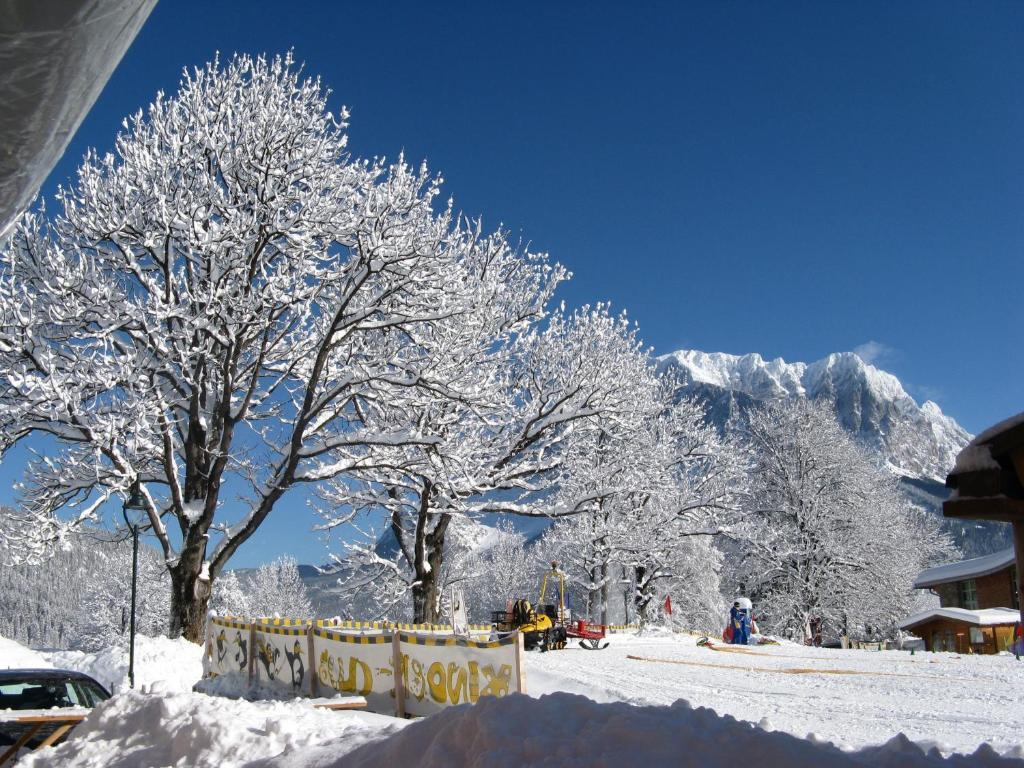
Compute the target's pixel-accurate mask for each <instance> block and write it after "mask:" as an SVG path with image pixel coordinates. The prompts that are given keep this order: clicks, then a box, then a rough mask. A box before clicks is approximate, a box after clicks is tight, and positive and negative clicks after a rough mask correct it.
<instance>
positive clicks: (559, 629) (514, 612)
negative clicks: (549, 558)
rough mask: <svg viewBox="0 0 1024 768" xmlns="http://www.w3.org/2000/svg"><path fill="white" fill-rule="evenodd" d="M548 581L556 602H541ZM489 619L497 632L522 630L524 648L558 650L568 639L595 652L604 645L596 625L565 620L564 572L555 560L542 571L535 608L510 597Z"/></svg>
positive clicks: (567, 617)
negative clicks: (555, 595) (574, 639)
mask: <svg viewBox="0 0 1024 768" xmlns="http://www.w3.org/2000/svg"><path fill="white" fill-rule="evenodd" d="M549 580H550V581H551V582H552V584H551V589H552V592H554V590H555V589H557V600H558V602H557V604H553V603H545V602H544V598H545V597H546V596H547V594H548V581H549ZM491 620H492V621H493V623H494V626H495V628H496V629H497V630H498V631H499V632H511V631H514V630H517V629H518V630H519V631H520V632H522V633H523V641H524V646H525V647H526V648H527V649H533V648H539V649H540V650H541V651H555V650H561V649H562V648H565V646H566V643H567V642H568V641H569V639H570V638H576V639H578V640H579V641H580V647H581V648H585V649H587V650H592V651H597V650H601V649H602V648H606V647H607V646H608V644H607V643H605V644H604V645H600V643H599V641H600V640H602V639H603V638H604V636H605V628H604V627H603V626H601V625H600V624H589V623H588V622H586V621H583V620H577V621H574V622H570V621H569V611H568V610H567V609H566V607H565V573H564V572H563V571H560V570H559V569H558V563H556V562H552V563H551V570H549V571H545V572H544V578H543V579H542V580H541V585H540V599H539V600H538V601H537V606H536V607H535V606H533V605H531V604H530V601H529V600H525V599H519V600H511V601H509V605H508V606H506V608H505V610H504V611H494V612H493V614H492V617H491Z"/></svg>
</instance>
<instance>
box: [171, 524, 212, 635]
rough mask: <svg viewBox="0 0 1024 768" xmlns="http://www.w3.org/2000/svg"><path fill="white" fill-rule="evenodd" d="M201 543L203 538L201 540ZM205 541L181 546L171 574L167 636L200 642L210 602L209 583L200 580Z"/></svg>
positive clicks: (210, 583)
mask: <svg viewBox="0 0 1024 768" xmlns="http://www.w3.org/2000/svg"><path fill="white" fill-rule="evenodd" d="M203 541H204V542H205V539H204V540H203ZM205 554H206V547H205V544H202V545H196V544H193V545H191V546H187V547H184V548H183V549H182V553H181V557H180V558H179V559H178V562H177V564H176V565H175V566H174V567H173V568H170V569H169V570H170V574H171V631H170V636H171V637H172V638H173V637H184V638H185V639H186V640H191V641H192V642H193V643H199V644H202V643H203V640H204V637H203V635H204V633H205V631H206V610H207V607H208V606H209V604H210V593H211V591H212V586H213V585H212V582H211V581H209V580H206V579H200V578H199V577H200V575H201V574H202V568H203V559H204V557H205Z"/></svg>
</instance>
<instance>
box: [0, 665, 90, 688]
mask: <svg viewBox="0 0 1024 768" xmlns="http://www.w3.org/2000/svg"><path fill="white" fill-rule="evenodd" d="M26 678H31V679H34V680H67V679H73V680H88V681H90V682H92V683H96V685H99V686H100V688H103V689H104V690H106V688H104V686H102V685H100V684H99V683H98V682H96V681H95V680H93V678H91V677H90V676H89V675H87V674H85V673H84V672H76V671H75V670H73V669H53V668H49V669H29V668H24V669H0V682H9V681H14V680H24V679H26Z"/></svg>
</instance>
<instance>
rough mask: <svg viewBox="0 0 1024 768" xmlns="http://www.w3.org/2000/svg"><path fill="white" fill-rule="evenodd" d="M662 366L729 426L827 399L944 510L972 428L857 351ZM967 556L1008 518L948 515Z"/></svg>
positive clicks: (1001, 536) (675, 360) (908, 483)
mask: <svg viewBox="0 0 1024 768" xmlns="http://www.w3.org/2000/svg"><path fill="white" fill-rule="evenodd" d="M657 364H658V370H659V372H661V373H662V374H664V375H672V376H675V377H676V378H677V379H678V381H679V384H680V386H679V390H678V391H679V394H680V395H681V396H683V395H689V396H692V397H695V398H697V399H698V400H699V401H701V402H703V403H704V405H705V406H706V407H707V409H708V416H709V419H710V420H711V421H712V422H713V423H715V424H718V425H719V426H722V425H724V424H725V423H726V421H727V420H728V419H729V418H730V417H732V416H740V415H742V413H743V412H744V411H745V410H746V409H749V408H752V407H756V406H757V405H758V404H760V403H764V402H767V401H770V400H778V399H784V398H809V399H812V400H819V399H825V400H826V401H827V402H829V403H830V404H831V405H832V407H833V408H834V409H835V411H836V415H837V417H838V418H839V421H840V422H841V423H842V425H843V426H844V427H846V429H848V430H849V431H850V432H852V433H853V434H854V435H855V436H856V437H857V439H858V440H860V441H861V443H862V444H864V445H865V446H867V447H868V448H869V449H871V450H873V451H876V452H877V453H878V455H879V456H880V457H881V458H882V459H883V460H884V461H885V463H886V464H887V465H888V467H889V469H890V470H891V471H892V472H893V473H894V474H896V475H898V476H900V478H901V479H902V480H903V487H904V489H905V491H906V492H907V494H908V495H909V496H910V497H912V498H913V500H914V501H916V502H917V503H919V504H921V505H923V506H925V507H926V508H929V509H931V511H932V512H934V513H935V514H936V515H939V516H941V515H942V509H941V506H942V502H943V500H944V499H945V498H946V497H947V495H948V491H947V490H946V488H945V479H946V474H947V473H948V472H949V471H950V470H951V469H952V467H953V464H954V463H955V461H956V455H957V454H958V453H959V452H960V450H961V449H962V448H963V447H964V446H965V445H966V444H967V443H968V442H969V441H970V439H971V437H972V436H971V434H970V433H969V432H967V430H965V429H964V428H963V427H961V426H960V425H959V424H957V422H956V420H955V419H953V418H952V417H950V416H947V415H946V414H944V413H943V412H942V409H941V408H939V406H938V405H937V404H935V403H933V402H931V401H930V400H929V401H925V402H924V403H923V404H921V405H918V404H917V402H916V401H915V400H914V398H912V397H911V396H910V395H908V394H907V391H906V390H905V389H904V388H903V385H902V384H901V383H900V380H899V379H898V378H896V377H895V376H893V375H892V374H891V373H888V372H887V371H883V370H880V369H879V368H876V367H875V366H873V365H871V364H870V363H868V362H866V361H865V360H863V359H862V358H861V357H859V356H858V355H857V354H855V353H853V352H839V353H835V354H831V355H829V356H828V357H825V358H822V359H821V360H818V361H816V362H813V363H788V362H786V361H785V360H782V359H781V358H777V359H775V360H765V359H764V358H763V357H761V356H760V355H758V354H756V353H753V354H748V355H730V354H726V353H723V352H701V351H698V350H689V349H684V350H679V351H678V352H673V353H671V354H668V355H662V356H661V357H659V358H658V359H657ZM943 524H944V526H945V527H946V529H947V530H948V531H949V532H950V533H951V534H952V535H953V538H954V540H955V541H956V543H957V544H958V545H959V546H960V548H961V549H962V550H963V552H964V554H965V555H966V556H968V557H971V556H975V555H981V554H987V553H988V552H991V551H995V550H996V549H999V548H1000V547H1004V546H1006V545H1007V542H1008V540H1009V539H1008V532H1007V526H1005V525H1004V524H1001V523H987V522H968V521H957V520H944V522H943Z"/></svg>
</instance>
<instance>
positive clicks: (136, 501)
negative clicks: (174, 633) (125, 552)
mask: <svg viewBox="0 0 1024 768" xmlns="http://www.w3.org/2000/svg"><path fill="white" fill-rule="evenodd" d="M128 510H133V511H134V512H135V514H134V515H132V516H131V517H129V516H128ZM145 511H146V503H145V502H144V501H143V499H142V492H141V491H140V490H139V481H138V479H136V480H133V481H132V485H131V488H130V489H129V492H128V498H127V499H125V502H124V507H123V508H122V510H121V513H122V514H123V515H124V522H125V524H126V525H127V526H128V530H130V531H131V532H132V611H131V623H130V624H129V627H130V629H129V646H128V687H129V688H134V687H135V582H136V580H137V578H138V572H139V529H140V528H141V527H142V520H141V519H140V515H139V513H141V512H145Z"/></svg>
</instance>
